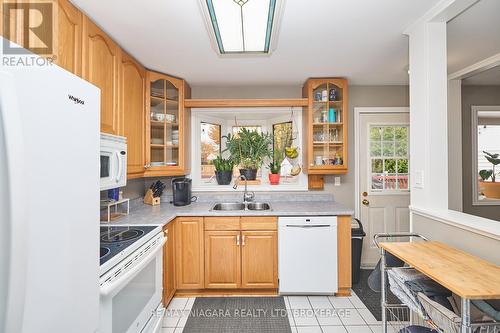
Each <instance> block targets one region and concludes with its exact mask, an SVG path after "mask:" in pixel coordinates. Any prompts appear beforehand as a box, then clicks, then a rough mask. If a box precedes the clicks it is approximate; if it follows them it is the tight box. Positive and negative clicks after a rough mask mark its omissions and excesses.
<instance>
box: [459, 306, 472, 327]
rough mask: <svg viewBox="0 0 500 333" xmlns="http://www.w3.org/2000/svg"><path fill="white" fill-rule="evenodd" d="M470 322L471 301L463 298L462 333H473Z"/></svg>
mask: <svg viewBox="0 0 500 333" xmlns="http://www.w3.org/2000/svg"><path fill="white" fill-rule="evenodd" d="M470 325H471V320H470V300H468V299H466V298H462V330H461V333H472V328H471V326H470Z"/></svg>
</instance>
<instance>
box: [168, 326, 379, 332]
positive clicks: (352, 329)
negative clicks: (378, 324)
mask: <svg viewBox="0 0 500 333" xmlns="http://www.w3.org/2000/svg"><path fill="white" fill-rule="evenodd" d="M346 328H347V332H349V333H372V330H371V329H370V327H368V326H346ZM176 333H177V332H176Z"/></svg>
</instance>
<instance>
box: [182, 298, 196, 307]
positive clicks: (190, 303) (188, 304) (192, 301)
mask: <svg viewBox="0 0 500 333" xmlns="http://www.w3.org/2000/svg"><path fill="white" fill-rule="evenodd" d="M195 300H196V297H190V298H188V301H187V303H186V306H185V307H184V310H191V309H192V308H193V305H194V301H195Z"/></svg>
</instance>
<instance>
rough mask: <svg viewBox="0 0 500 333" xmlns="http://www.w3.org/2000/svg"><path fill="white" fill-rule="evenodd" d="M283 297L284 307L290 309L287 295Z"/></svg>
mask: <svg viewBox="0 0 500 333" xmlns="http://www.w3.org/2000/svg"><path fill="white" fill-rule="evenodd" d="M283 299H284V300H285V307H286V309H287V310H288V309H290V301H289V300H288V296H285V297H283Z"/></svg>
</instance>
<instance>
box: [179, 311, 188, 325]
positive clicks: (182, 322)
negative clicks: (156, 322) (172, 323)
mask: <svg viewBox="0 0 500 333" xmlns="http://www.w3.org/2000/svg"><path fill="white" fill-rule="evenodd" d="M188 318H189V311H188V310H184V312H183V313H182V316H181V318H180V319H179V322H178V323H177V327H184V326H186V322H187V320H188Z"/></svg>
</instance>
